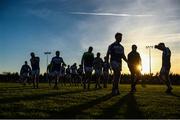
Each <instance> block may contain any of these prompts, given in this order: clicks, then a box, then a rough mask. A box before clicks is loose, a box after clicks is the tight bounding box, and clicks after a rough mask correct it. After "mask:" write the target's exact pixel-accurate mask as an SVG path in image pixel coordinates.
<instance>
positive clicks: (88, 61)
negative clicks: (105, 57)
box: [81, 46, 94, 90]
mask: <svg viewBox="0 0 180 120" xmlns="http://www.w3.org/2000/svg"><path fill="white" fill-rule="evenodd" d="M92 51H93V47H91V46H90V47H89V49H88V52H85V53H84V54H83V56H82V59H81V64H82V65H83V69H84V71H85V79H84V82H83V84H84V89H86V84H88V90H89V88H90V81H91V77H92V70H93V61H94V54H93V53H92Z"/></svg>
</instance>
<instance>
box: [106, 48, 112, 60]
mask: <svg viewBox="0 0 180 120" xmlns="http://www.w3.org/2000/svg"><path fill="white" fill-rule="evenodd" d="M110 54H111V47H110V46H109V47H108V50H107V54H106V59H107V61H106V62H107V63H109V56H110Z"/></svg>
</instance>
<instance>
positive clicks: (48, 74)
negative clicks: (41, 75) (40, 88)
mask: <svg viewBox="0 0 180 120" xmlns="http://www.w3.org/2000/svg"><path fill="white" fill-rule="evenodd" d="M47 76H48V82H49V86H51V82H52V79H53V72H52V65H51V63H50V64H49V65H48V66H47Z"/></svg>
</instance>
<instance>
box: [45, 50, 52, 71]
mask: <svg viewBox="0 0 180 120" xmlns="http://www.w3.org/2000/svg"><path fill="white" fill-rule="evenodd" d="M44 54H45V55H46V64H47V67H48V55H50V54H51V52H44ZM46 73H47V68H46Z"/></svg>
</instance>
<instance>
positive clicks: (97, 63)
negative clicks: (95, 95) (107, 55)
mask: <svg viewBox="0 0 180 120" xmlns="http://www.w3.org/2000/svg"><path fill="white" fill-rule="evenodd" d="M100 56H101V54H100V53H99V52H98V53H97V57H96V58H95V59H94V61H93V68H94V70H95V80H96V85H95V88H101V85H100V79H101V75H102V69H103V60H102V59H101V57H100Z"/></svg>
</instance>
